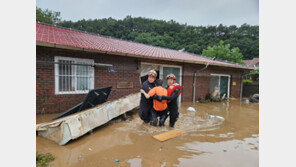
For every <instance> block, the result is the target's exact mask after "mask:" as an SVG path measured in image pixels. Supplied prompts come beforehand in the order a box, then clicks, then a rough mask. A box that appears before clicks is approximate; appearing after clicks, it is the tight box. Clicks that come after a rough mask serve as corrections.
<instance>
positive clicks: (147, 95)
mask: <svg viewBox="0 0 296 167" xmlns="http://www.w3.org/2000/svg"><path fill="white" fill-rule="evenodd" d="M140 92H141V93H143V94H144V96H145V97H146V99H149V98H150V95H149V94H147V93H146V92H145V90H143V89H141V90H140Z"/></svg>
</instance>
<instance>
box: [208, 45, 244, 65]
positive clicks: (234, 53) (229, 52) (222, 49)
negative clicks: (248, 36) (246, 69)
mask: <svg viewBox="0 0 296 167" xmlns="http://www.w3.org/2000/svg"><path fill="white" fill-rule="evenodd" d="M202 55H203V56H206V57H216V58H217V59H221V60H227V61H230V62H234V63H240V64H244V62H243V60H242V58H243V54H242V53H241V52H240V50H239V48H238V47H234V48H232V49H230V44H226V45H224V42H223V41H220V42H219V44H218V45H215V46H208V48H207V49H204V50H203V51H202Z"/></svg>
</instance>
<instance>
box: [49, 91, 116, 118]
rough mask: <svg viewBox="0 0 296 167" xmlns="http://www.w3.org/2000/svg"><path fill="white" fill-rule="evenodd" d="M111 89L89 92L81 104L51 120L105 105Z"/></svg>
mask: <svg viewBox="0 0 296 167" xmlns="http://www.w3.org/2000/svg"><path fill="white" fill-rule="evenodd" d="M111 89H112V87H106V88H99V89H93V90H91V91H90V92H88V94H87V96H86V98H85V99H84V101H83V102H81V103H79V104H77V105H76V106H74V107H72V108H70V109H69V110H67V111H65V112H63V113H61V114H60V115H58V116H57V117H55V118H53V120H56V119H58V118H62V117H65V116H67V115H71V114H74V113H77V112H79V111H83V110H86V109H89V108H91V107H94V106H96V105H98V104H102V103H105V102H106V101H107V99H108V97H109V94H110V92H111Z"/></svg>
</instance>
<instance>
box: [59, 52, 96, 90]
mask: <svg viewBox="0 0 296 167" xmlns="http://www.w3.org/2000/svg"><path fill="white" fill-rule="evenodd" d="M93 63H94V61H93V60H91V59H78V58H68V57H55V93H56V94H79V93H88V91H89V90H91V89H93V88H94V67H92V66H90V65H89V64H93ZM84 64H85V65H84Z"/></svg>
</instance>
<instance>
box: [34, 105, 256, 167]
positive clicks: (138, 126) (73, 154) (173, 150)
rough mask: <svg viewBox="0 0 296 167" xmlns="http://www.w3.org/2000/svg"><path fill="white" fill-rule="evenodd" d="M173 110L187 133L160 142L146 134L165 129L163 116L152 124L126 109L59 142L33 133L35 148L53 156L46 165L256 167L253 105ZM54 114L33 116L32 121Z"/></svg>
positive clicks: (197, 106)
mask: <svg viewBox="0 0 296 167" xmlns="http://www.w3.org/2000/svg"><path fill="white" fill-rule="evenodd" d="M189 107H192V108H193V109H195V111H193V110H192V108H191V109H189V110H188V108H189ZM179 112H180V117H179V120H178V122H177V123H176V125H175V128H178V129H183V130H186V132H187V133H186V134H184V135H182V136H178V137H176V138H173V139H170V140H168V141H165V142H159V141H157V140H155V139H154V138H153V137H152V136H153V135H155V134H159V133H161V132H165V131H168V130H171V129H172V128H170V127H168V120H167V121H166V124H165V127H152V126H150V125H149V124H145V123H143V122H142V121H141V120H140V118H139V116H138V114H137V113H134V112H130V113H129V114H128V119H127V120H125V121H123V120H122V119H121V118H117V119H114V120H112V121H111V122H109V123H108V124H107V125H104V126H102V127H99V128H96V129H95V130H94V131H93V133H91V134H86V135H84V136H83V137H80V138H78V139H76V140H73V141H70V142H69V143H68V144H66V145H65V146H59V145H58V144H56V143H54V142H53V141H50V140H48V139H45V138H42V137H39V136H36V142H37V144H36V148H37V152H38V153H51V154H53V155H54V156H55V157H56V159H55V160H54V161H53V162H51V163H50V166H132V167H138V166H143V167H146V166H149V167H150V166H153V167H154V166H155V167H164V166H168V167H170V166H186V167H187V166H188V167H191V166H192V167H193V166H194V167H196V166H210V167H211V166H215V167H216V166H222V167H223V166H225V167H232V166H233V167H237V166H240V167H253V166H259V105H258V104H255V103H249V104H246V103H244V102H240V101H239V100H232V101H230V102H220V103H207V104H205V103H197V104H192V103H182V104H181V105H180V109H179ZM55 116H56V114H53V115H38V116H37V123H41V122H46V121H49V120H50V119H52V118H53V117H55ZM115 160H118V161H119V162H115Z"/></svg>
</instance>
